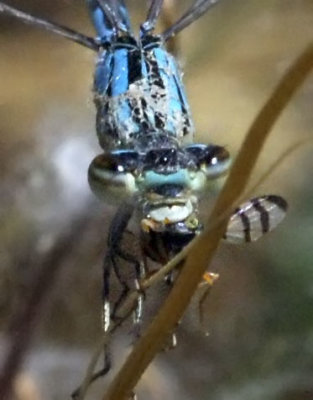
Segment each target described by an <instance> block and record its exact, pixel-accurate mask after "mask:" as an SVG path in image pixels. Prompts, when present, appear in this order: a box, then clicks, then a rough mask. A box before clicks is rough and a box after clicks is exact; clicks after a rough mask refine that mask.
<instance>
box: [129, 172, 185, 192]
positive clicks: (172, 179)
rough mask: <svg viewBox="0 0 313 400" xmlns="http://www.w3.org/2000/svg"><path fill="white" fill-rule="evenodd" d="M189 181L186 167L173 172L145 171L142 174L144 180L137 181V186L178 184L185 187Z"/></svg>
mask: <svg viewBox="0 0 313 400" xmlns="http://www.w3.org/2000/svg"><path fill="white" fill-rule="evenodd" d="M189 181H190V178H189V171H188V170H187V169H180V170H179V171H177V172H174V173H173V174H167V175H165V174H158V173H156V172H154V171H147V172H146V173H145V174H144V180H143V181H142V182H137V184H138V187H139V188H145V189H147V188H149V187H155V186H162V185H179V186H183V187H186V186H188V184H189Z"/></svg>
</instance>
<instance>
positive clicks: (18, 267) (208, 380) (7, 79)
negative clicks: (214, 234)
mask: <svg viewBox="0 0 313 400" xmlns="http://www.w3.org/2000/svg"><path fill="white" fill-rule="evenodd" d="M10 4H14V5H15V6H17V7H20V8H22V9H23V10H25V11H30V12H33V13H35V14H37V15H39V16H42V17H46V18H50V19H52V20H55V21H58V22H60V23H63V24H65V25H68V26H70V27H73V28H76V29H78V30H80V31H83V32H85V33H89V34H92V28H91V26H90V23H89V21H88V15H87V12H86V10H85V7H84V4H83V1H79V2H78V1H74V0H55V1H53V2H52V1H46V2H42V1H39V0H36V1H30V0H28V1H25V0H20V1H17V0H16V1H14V2H13V1H12V2H10ZM129 4H130V5H131V7H132V10H134V17H135V20H136V21H138V20H140V18H141V17H140V16H142V15H143V10H142V9H141V5H138V2H135V1H129ZM177 4H178V2H177ZM184 4H185V2H184ZM177 8H179V9H181V3H180V2H179V7H178V6H177ZM0 20H1V25H0V51H1V58H0V76H1V77H2V79H1V94H0V132H1V160H2V168H1V172H0V173H1V206H2V207H1V209H2V211H1V225H0V226H1V228H0V243H1V246H2V247H3V251H1V264H0V318H1V319H0V326H1V328H2V329H3V335H2V336H1V343H0V345H1V348H0V349H3V352H2V353H3V354H5V351H4V350H5V346H6V340H7V339H8V338H6V336H5V332H6V331H7V326H8V324H9V321H10V318H11V317H12V315H14V313H15V310H16V309H19V307H21V306H22V305H23V301H24V299H25V296H26V295H27V293H29V291H30V290H31V288H30V287H29V282H31V276H32V274H33V272H34V271H35V270H36V269H38V268H40V262H38V259H39V260H44V259H45V256H46V254H48V252H49V250H50V249H53V246H54V244H55V243H56V242H57V240H58V238H60V237H61V236H62V232H64V231H65V230H66V228H67V227H68V226H71V224H72V223H73V220H74V219H76V218H79V217H81V216H87V218H89V219H90V223H89V224H88V226H87V227H86V228H85V229H84V230H83V231H82V232H81V238H80V239H79V240H78V241H77V244H76V243H75V245H74V246H70V237H69V249H71V250H69V254H68V255H67V257H65V258H64V259H63V260H61V261H60V262H61V263H62V269H61V273H60V276H59V279H58V281H57V283H56V285H55V287H54V290H53V291H52V293H51V295H50V296H49V301H48V303H47V304H46V306H45V310H44V313H43V315H42V317H41V320H40V325H39V326H38V328H37V330H36V338H35V342H34V344H33V346H32V349H31V352H30V354H29V355H28V358H27V362H26V364H25V367H24V370H23V374H26V376H28V377H30V378H31V379H32V380H33V381H34V382H35V385H36V386H38V387H39V392H41V395H42V397H41V398H42V399H47V400H48V399H54V400H56V399H64V398H65V397H66V396H68V393H70V391H71V390H72V389H73V387H75V386H76V385H77V384H78V383H79V381H80V379H81V377H82V374H83V371H84V369H85V367H86V365H87V362H88V357H89V352H90V349H91V348H92V345H93V344H94V343H95V341H96V339H97V338H98V337H100V335H101V324H100V317H99V314H100V309H101V298H100V293H101V258H102V254H103V252H104V249H105V243H106V240H105V237H106V231H107V227H108V224H109V221H110V219H111V217H112V215H113V212H114V209H113V208H109V207H108V206H106V205H103V204H99V203H96V202H92V200H91V198H92V195H91V194H89V189H88V185H87V180H86V170H87V167H88V163H89V162H90V160H91V159H92V158H93V156H94V155H95V154H97V152H99V147H98V144H97V141H96V136H95V129H94V108H93V105H92V94H91V85H92V73H93V63H94V60H95V55H94V54H93V53H92V52H90V51H88V50H86V49H83V48H80V47H79V46H77V45H75V44H72V43H68V42H66V41H63V40H62V39H59V38H55V37H53V36H52V35H50V34H47V33H45V32H41V31H38V30H36V29H32V28H31V27H25V26H24V25H22V24H20V23H18V22H16V21H13V20H11V19H8V18H3V17H1V19H0ZM312 37H313V2H312V1H311V0H298V1H296V2H295V1H292V0H266V1H263V2H259V1H257V0H249V1H247V0H233V1H230V0H224V1H222V0H221V4H220V5H219V6H217V7H216V8H215V9H214V10H212V11H211V12H210V13H209V14H208V15H207V16H205V17H204V18H202V19H201V20H200V21H199V22H198V23H196V24H195V25H193V26H192V27H190V28H189V29H188V30H186V31H185V32H183V33H182V34H181V35H180V36H179V47H180V49H181V53H182V54H181V62H182V64H183V67H184V70H185V82H186V85H187V90H188V94H189V98H190V102H191V106H192V110H193V113H194V117H195V121H196V126H197V131H198V133H197V140H198V141H203V142H206V143H209V142H213V143H218V144H221V145H226V146H227V147H228V148H229V150H230V151H231V152H232V154H236V151H237V150H238V148H239V146H240V143H241V141H242V139H243V134H244V132H245V131H246V129H247V127H248V126H249V124H250V122H251V121H252V119H253V118H254V116H255V114H256V113H257V111H258V110H259V108H260V107H261V105H262V104H263V102H264V101H265V99H266V98H267V97H268V95H269V94H270V93H271V90H272V88H273V87H274V86H275V84H276V83H277V81H278V80H279V77H280V76H281V75H282V73H283V71H284V70H285V69H286V68H287V67H288V65H289V64H290V63H291V62H292V61H293V60H294V59H295V58H296V56H297V55H298V54H299V53H300V52H301V50H302V49H303V48H304V47H305V45H306V44H307V43H308V42H309V40H311V39H312ZM312 98H313V81H312V78H311V79H310V80H308V81H307V82H306V84H305V86H304V87H303V89H302V90H301V91H300V92H299V93H298V95H297V96H296V97H295V98H294V101H293V102H292V104H291V105H290V106H289V107H288V108H287V109H286V110H285V113H284V114H283V116H282V118H281V119H280V121H279V123H278V124H277V126H276V127H275V129H274V131H273V134H272V135H271V137H270V140H269V142H268V143H267V145H266V148H265V150H264V152H263V156H262V157H261V160H260V163H259V167H258V169H257V171H256V174H255V177H254V178H255V180H256V179H257V177H258V176H259V175H260V174H261V173H262V171H265V170H266V168H267V167H268V165H269V164H270V163H271V162H273V161H274V160H275V159H277V157H278V156H279V155H280V154H281V153H282V152H283V151H284V150H285V149H286V148H288V147H290V146H292V145H293V143H295V142H296V141H299V140H302V139H305V138H307V137H312V125H313V113H312ZM311 152H312V149H311V148H310V146H306V147H304V148H302V149H300V150H298V151H297V152H296V153H294V154H292V155H291V156H290V157H289V158H288V159H287V160H286V162H284V163H283V164H282V165H281V167H280V168H279V169H278V170H277V171H276V172H275V174H273V176H271V178H270V179H269V180H268V181H266V182H265V183H264V184H263V185H262V187H260V188H259V189H258V191H257V194H263V193H272V192H273V193H277V194H281V195H283V196H284V197H285V198H287V199H288V202H289V204H290V212H289V216H288V218H287V219H286V221H285V223H284V224H283V225H282V226H281V227H279V229H277V231H275V232H274V233H273V234H271V235H269V236H268V237H265V238H264V239H262V240H261V241H260V242H258V243H256V244H252V245H250V246H247V247H240V248H236V247H230V246H227V245H222V246H221V249H220V252H219V256H218V257H217V258H216V260H215V261H214V265H213V266H212V268H214V269H215V270H218V272H219V273H220V274H221V277H220V279H219V281H218V282H217V283H216V285H215V287H214V290H213V291H212V293H211V294H210V297H209V299H208V302H207V310H206V311H207V321H206V323H207V325H208V328H209V332H210V335H209V337H205V336H204V335H203V332H202V329H201V327H200V326H199V323H198V318H197V304H196V300H195V302H194V304H192V305H191V307H190V311H189V313H188V314H187V315H186V317H185V320H184V321H183V323H182V324H181V326H180V327H179V329H178V334H179V335H178V340H179V346H178V348H177V349H176V350H175V351H173V352H169V353H165V354H162V355H161V356H160V357H159V360H157V362H155V363H154V364H153V366H152V368H150V369H149V371H148V372H147V373H146V374H145V376H144V379H143V383H142V384H141V389H140V390H139V394H140V393H142V396H141V397H140V398H144V399H145V398H146V399H159V398H160V397H161V396H163V397H164V398H167V399H172V398H173V399H174V398H180V399H195V398H201V399H210V400H212V399H213V400H228V399H231V400H237V399H238V400H245V399H247V400H248V399H249V400H250V399H253V400H274V399H275V400H308V399H310V400H311V399H313V386H312V372H313V365H312V364H313V361H312V360H313V354H312V352H313V350H312V349H313V322H312V321H313V286H312V282H313V265H312V259H313V252H312V240H313V213H312V204H313V189H312V183H311V181H312V178H311V175H312V173H311V172H312V157H311ZM36 260H37V261H36ZM129 331H130V328H129V327H128V328H126V329H125V336H123V335H120V337H118V338H117V339H116V346H115V349H114V352H113V353H114V358H115V360H116V364H118V363H119V361H118V360H119V359H121V358H122V353H123V351H122V350H121V349H122V348H124V349H127V348H128V347H129V345H130V343H131V341H132V340H133V339H132V336H131V333H130V334H129ZM124 351H126V350H124ZM55 382H58V384H57V385H56V384H55ZM102 386H103V383H100V384H99V385H98V386H97V387H96V388H95V389H94V392H93V393H94V397H92V396H91V397H90V398H95V399H96V398H99V397H96V394H95V393H96V392H97V390H99V392H98V393H101V391H102Z"/></svg>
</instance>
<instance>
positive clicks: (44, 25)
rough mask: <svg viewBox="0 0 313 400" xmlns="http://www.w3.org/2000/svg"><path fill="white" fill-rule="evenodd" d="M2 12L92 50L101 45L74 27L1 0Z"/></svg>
mask: <svg viewBox="0 0 313 400" xmlns="http://www.w3.org/2000/svg"><path fill="white" fill-rule="evenodd" d="M0 13H3V14H4V15H8V16H11V17H14V18H17V19H19V20H20V21H21V22H23V23H25V24H29V25H33V26H37V27H39V28H41V29H45V30H47V31H49V32H52V33H54V34H55V35H59V36H62V37H64V38H65V39H68V40H71V41H73V42H75V43H78V44H80V45H82V46H84V47H88V48H89V49H92V50H96V51H97V50H98V48H99V46H98V44H97V43H96V41H95V39H94V38H91V37H89V36H86V35H83V34H82V33H79V32H77V31H75V30H73V29H70V28H67V27H66V26H63V25H59V24H56V23H54V22H50V21H48V20H46V19H42V18H38V17H35V16H33V15H31V14H28V13H25V12H23V11H21V10H19V9H18V8H14V7H11V6H8V5H7V4H5V3H3V2H2V1H0Z"/></svg>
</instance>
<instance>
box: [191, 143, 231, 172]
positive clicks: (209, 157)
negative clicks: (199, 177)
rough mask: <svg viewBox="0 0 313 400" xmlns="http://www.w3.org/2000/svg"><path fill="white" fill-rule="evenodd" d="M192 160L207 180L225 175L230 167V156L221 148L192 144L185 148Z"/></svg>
mask: <svg viewBox="0 0 313 400" xmlns="http://www.w3.org/2000/svg"><path fill="white" fill-rule="evenodd" d="M185 151H187V152H188V153H189V154H190V155H191V156H192V158H193V160H194V162H195V163H196V165H197V167H198V169H199V170H202V171H203V172H204V173H205V175H206V177H207V178H209V179H213V178H217V177H219V176H221V175H223V174H225V173H226V172H227V171H228V169H229V167H230V162H231V158H230V154H229V152H228V151H227V150H226V149H225V147H222V146H216V145H204V144H193V145H190V146H188V147H186V148H185Z"/></svg>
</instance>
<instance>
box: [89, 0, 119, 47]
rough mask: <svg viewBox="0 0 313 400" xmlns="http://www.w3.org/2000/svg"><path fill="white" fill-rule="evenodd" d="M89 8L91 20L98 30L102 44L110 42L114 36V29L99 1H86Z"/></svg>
mask: <svg viewBox="0 0 313 400" xmlns="http://www.w3.org/2000/svg"><path fill="white" fill-rule="evenodd" d="M86 1H87V5H88V8H89V13H90V18H91V20H92V22H93V25H94V27H95V29H96V32H97V35H98V36H99V40H100V41H101V42H109V41H111V39H112V36H113V29H112V26H111V24H110V23H109V21H107V18H106V16H105V14H104V13H103V11H102V9H101V8H100V6H99V4H98V1H97V0H86Z"/></svg>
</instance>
